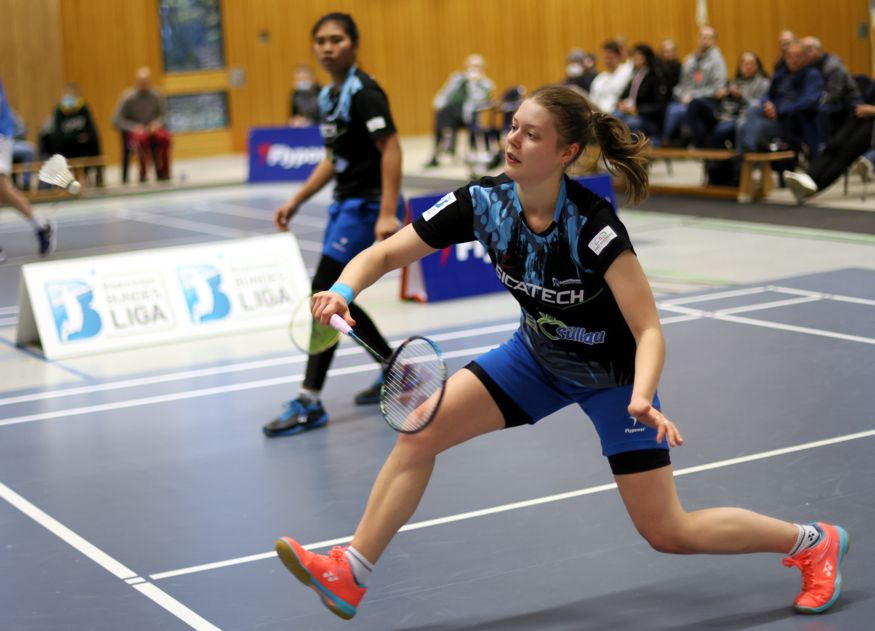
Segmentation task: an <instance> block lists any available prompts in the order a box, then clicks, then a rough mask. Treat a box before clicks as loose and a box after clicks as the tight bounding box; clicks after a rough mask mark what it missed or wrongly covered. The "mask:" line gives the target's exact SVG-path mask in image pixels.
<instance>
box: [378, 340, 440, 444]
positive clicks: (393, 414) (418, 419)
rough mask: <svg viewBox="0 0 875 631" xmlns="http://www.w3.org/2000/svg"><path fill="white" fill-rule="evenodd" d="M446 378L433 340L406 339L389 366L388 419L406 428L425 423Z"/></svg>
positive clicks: (385, 409) (385, 388) (384, 401)
mask: <svg viewBox="0 0 875 631" xmlns="http://www.w3.org/2000/svg"><path fill="white" fill-rule="evenodd" d="M445 381H446V367H445V366H444V363H443V360H441V357H440V355H439V354H438V352H437V350H436V349H435V348H434V346H432V344H431V343H429V342H428V341H426V340H424V339H417V338H414V339H412V340H410V341H408V342H407V343H405V345H404V346H402V347H401V348H400V349H399V350H398V352H397V353H396V355H395V357H394V358H393V360H392V362H391V364H390V365H389V367H388V368H387V369H386V374H385V380H384V383H383V393H382V397H381V402H382V407H383V415H384V416H385V417H386V421H387V422H388V423H389V425H391V426H392V427H394V428H395V429H398V430H400V431H403V432H415V431H418V430H420V429H422V428H423V427H425V426H426V425H427V424H428V423H429V422H430V421H431V419H432V417H433V416H434V414H435V412H436V411H437V407H438V405H439V403H440V396H437V395H438V394H439V393H440V391H441V389H442V388H443V385H444V382H445Z"/></svg>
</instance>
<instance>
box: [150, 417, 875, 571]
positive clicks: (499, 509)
mask: <svg viewBox="0 0 875 631" xmlns="http://www.w3.org/2000/svg"><path fill="white" fill-rule="evenodd" d="M872 436H875V430H868V431H864V432H857V433H854V434H845V435H844V436H835V437H833V438H825V439H823V440H816V441H812V442H809V443H802V444H800V445H793V446H791V447H782V448H780V449H772V450H770V451H762V452H760V453H755V454H750V455H748V456H739V457H737V458H729V459H727V460H718V461H716V462H710V463H707V464H702V465H696V466H693V467H685V468H683V469H678V470H677V471H675V472H674V476H675V477H679V476H682V475H690V474H692V473H701V472H702V471H712V470H714V469H721V468H723V467H731V466H734V465H737V464H743V463H746V462H754V461H756V460H765V459H766V458H774V457H776V456H783V455H785V454H791V453H795V452H798V451H806V450H808V449H815V448H817V447H825V446H827V445H835V444H838V443H844V442H848V441H852V440H859V439H861V438H870V437H872ZM616 488H617V484H616V483H615V482H612V483H609V484H600V485H598V486H591V487H587V488H585V489H578V490H576V491H568V492H566V493H557V494H556V495H548V496H545V497H538V498H535V499H531V500H524V501H521V502H512V503H510V504H502V505H500V506H493V507H491V508H483V509H480V510H475V511H469V512H466V513H458V514H456V515H449V516H447V517H439V518H437V519H428V520H425V521H418V522H414V523H412V524H407V525H405V526H403V527H402V528H401V529H400V530H399V532H408V531H411V530H419V529H421V528H431V527H432V526H440V525H443V524H450V523H453V522H458V521H464V520H466V519H474V518H475V517H484V516H486V515H495V514H496V513H504V512H507V511H512V510H519V509H521V508H529V507H532V506H540V505H541V504H549V503H552V502H560V501H563V500H568V499H573V498H575V497H582V496H584V495H593V494H595V493H602V492H604V491H610V490H612V489H616ZM350 541H352V536H351V535H350V536H346V537H340V538H337V539H329V540H327V541H317V542H315V543H310V544H307V545H305V546H304V548H306V549H307V550H316V549H320V548H328V547H331V546H337V545H343V544H345V543H349V542H350ZM275 556H276V552H263V553H260V554H250V555H248V556H245V557H237V558H235V559H227V560H225V561H216V562H214V563H204V564H202V565H194V566H191V567H187V568H182V569H179V570H170V571H167V572H157V573H155V574H150V575H149V578H150V579H152V580H153V581H160V580H162V579H165V578H171V577H174V576H182V575H185V574H195V573H197V572H205V571H207V570H215V569H219V568H223V567H229V566H232V565H241V564H243V563H250V562H253V561H261V560H263V559H270V558H272V557H275Z"/></svg>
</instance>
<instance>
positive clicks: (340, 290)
mask: <svg viewBox="0 0 875 631" xmlns="http://www.w3.org/2000/svg"><path fill="white" fill-rule="evenodd" d="M328 291H333V292H334V293H335V294H340V295H341V296H343V299H344V300H346V304H348V305H351V304H352V301H353V299H354V298H355V292H354V291H353V290H352V287H350V286H349V285H346V284H344V283H334V284H333V285H332V286H331V287H330V288H329V290H328Z"/></svg>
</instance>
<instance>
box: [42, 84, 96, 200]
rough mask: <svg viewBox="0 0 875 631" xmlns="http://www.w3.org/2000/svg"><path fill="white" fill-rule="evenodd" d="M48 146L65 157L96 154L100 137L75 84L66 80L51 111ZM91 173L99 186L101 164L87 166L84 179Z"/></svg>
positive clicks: (71, 157) (87, 156)
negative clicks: (57, 101)
mask: <svg viewBox="0 0 875 631" xmlns="http://www.w3.org/2000/svg"><path fill="white" fill-rule="evenodd" d="M50 134H51V140H50V145H51V147H52V150H53V153H60V154H61V155H62V156H64V157H66V158H67V159H68V160H70V159H73V158H91V157H98V156H100V138H99V136H98V134H97V126H96V125H95V124H94V119H93V117H92V116H91V110H90V109H89V108H88V105H86V104H85V101H84V100H83V99H82V97H81V95H80V94H79V86H78V85H76V84H75V83H68V84H66V85H65V86H64V88H63V90H62V91H61V100H60V102H59V103H58V105H57V106H56V107H55V110H54V112H53V114H52V123H51V130H50ZM92 173H93V175H94V183H95V185H96V186H103V166H94V167H88V168H87V169H86V170H85V173H84V175H85V178H83V179H86V178H87V177H88V176H89V175H91V174H92Z"/></svg>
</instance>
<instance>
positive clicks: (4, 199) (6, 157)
mask: <svg viewBox="0 0 875 631" xmlns="http://www.w3.org/2000/svg"><path fill="white" fill-rule="evenodd" d="M14 145H15V121H14V120H13V117H12V110H11V108H10V107H9V102H8V101H7V100H6V90H5V89H4V88H3V79H2V77H0V207H2V206H4V205H7V204H8V205H9V206H12V207H13V208H14V209H15V210H17V211H18V212H19V214H21V216H22V217H24V218H25V220H27V221H28V222H29V223H30V225H31V226H32V227H33V231H34V235H35V236H36V240H37V244H38V248H39V253H40V256H46V255H48V254H51V252H52V250H54V248H55V229H54V225H53V222H51V221H49V220H41V219H39V218H37V216H36V215H35V214H34V212H33V208H32V207H31V205H30V202H29V201H27V198H26V197H25V196H24V195H22V194H21V192H20V191H19V190H18V189H17V188H15V185H14V184H13V183H12V178H11V175H12V149H13V146H14ZM5 260H6V253H5V252H4V251H3V248H2V247H0V263H2V262H3V261H5Z"/></svg>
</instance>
